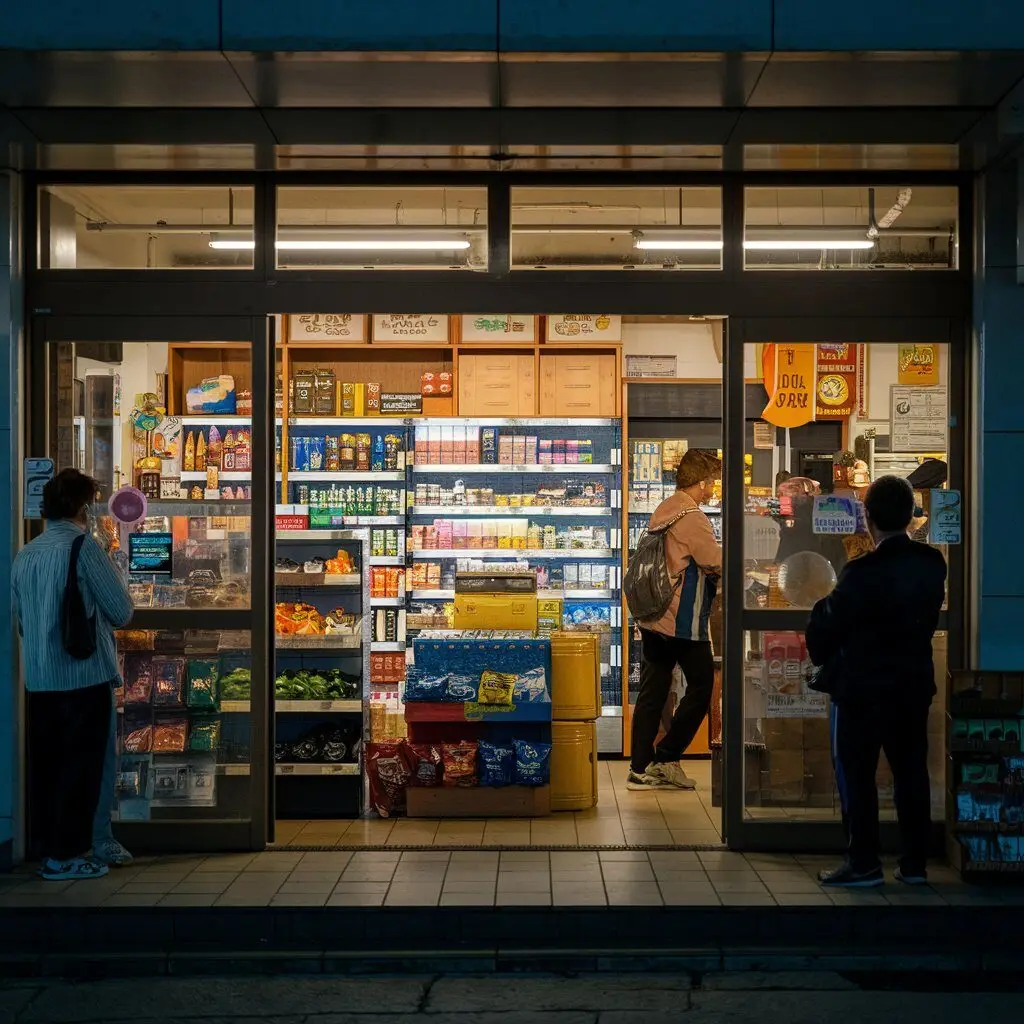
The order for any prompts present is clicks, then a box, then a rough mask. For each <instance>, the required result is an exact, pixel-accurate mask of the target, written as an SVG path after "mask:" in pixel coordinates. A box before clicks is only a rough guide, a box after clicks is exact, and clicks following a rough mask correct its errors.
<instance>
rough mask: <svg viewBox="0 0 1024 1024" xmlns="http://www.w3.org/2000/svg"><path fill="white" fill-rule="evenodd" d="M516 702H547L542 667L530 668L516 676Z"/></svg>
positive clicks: (549, 698)
mask: <svg viewBox="0 0 1024 1024" xmlns="http://www.w3.org/2000/svg"><path fill="white" fill-rule="evenodd" d="M513 699H514V701H515V703H516V704H546V703H547V704H549V703H550V702H551V694H550V693H548V682H547V678H546V675H545V672H544V669H543V668H539V667H538V668H531V669H528V670H527V671H525V672H520V673H519V675H518V676H516V692H515V697H514V698H513Z"/></svg>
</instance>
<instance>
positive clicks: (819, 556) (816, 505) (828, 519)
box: [743, 343, 949, 609]
mask: <svg viewBox="0 0 1024 1024" xmlns="http://www.w3.org/2000/svg"><path fill="white" fill-rule="evenodd" d="M947 367H948V358H947V352H946V346H944V345H917V344H914V343H907V344H905V345H903V344H900V345H896V344H891V345H890V344H872V345H845V344H843V345H839V344H820V345H787V344H770V345H757V346H753V345H751V346H748V347H747V370H748V373H747V379H748V381H749V380H751V379H752V378H753V379H758V380H759V381H760V383H756V384H755V383H749V384H748V385H747V410H746V413H747V429H746V435H747V438H746V454H745V455H744V483H745V487H744V492H745V516H744V532H743V553H744V564H745V567H746V593H745V599H744V600H745V604H746V607H748V608H773V609H778V608H810V607H811V606H812V605H813V604H814V602H815V601H816V600H818V598H820V597H823V596H825V595H826V594H827V593H828V592H829V591H831V589H832V587H833V586H834V585H835V582H836V577H837V576H838V574H839V573H840V572H841V571H842V568H843V566H844V565H845V564H846V563H847V562H848V561H849V560H850V559H851V558H854V557H856V556H857V555H858V554H860V553H862V552H863V551H864V550H869V549H870V547H871V539H870V537H869V536H868V534H867V532H866V524H865V522H864V519H863V508H862V506H861V505H860V500H861V499H863V496H864V493H865V491H866V489H867V486H868V484H870V482H871V481H872V480H873V479H878V478H879V477H881V476H885V475H887V474H895V475H897V476H902V477H910V479H911V480H912V482H913V483H914V484H915V493H916V496H917V500H918V506H919V511H920V515H918V516H917V517H916V518H915V519H914V521H913V524H912V530H911V532H912V535H913V536H914V538H915V539H917V540H920V541H922V542H925V543H927V542H929V539H930V535H931V534H930V524H931V522H932V521H931V519H930V518H929V512H930V509H931V506H932V504H933V501H934V500H935V499H934V497H933V493H932V491H933V488H935V489H942V488H944V487H945V486H946V482H947V474H948V469H947V462H946V460H947V425H948V422H949V396H948V391H947V387H946V378H947ZM769 395H771V397H770V398H769ZM787 423H788V424H791V425H790V426H785V425H783V424H787ZM830 498H834V499H837V500H835V501H830V500H829V499H830ZM854 516H855V517H856V518H854ZM940 550H944V549H943V548H940Z"/></svg>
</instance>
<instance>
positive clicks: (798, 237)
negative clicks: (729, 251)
mask: <svg viewBox="0 0 1024 1024" xmlns="http://www.w3.org/2000/svg"><path fill="white" fill-rule="evenodd" d="M874 247H875V240H874V239H873V238H868V236H867V228H862V227H842V226H840V227H801V226H799V225H794V226H791V227H790V226H783V225H779V226H778V227H763V228H761V227H748V228H747V230H746V237H745V238H744V240H743V248H744V249H757V250H762V251H764V250H782V249H785V250H790V251H792V250H795V249H851V250H852V249H873V248H874Z"/></svg>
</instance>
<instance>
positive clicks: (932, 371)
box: [897, 345, 939, 387]
mask: <svg viewBox="0 0 1024 1024" xmlns="http://www.w3.org/2000/svg"><path fill="white" fill-rule="evenodd" d="M897 360H898V362H897V373H898V378H897V383H899V384H920V385H924V386H926V387H931V386H933V385H935V384H938V383H939V346H938V345H900V346H898V353H897Z"/></svg>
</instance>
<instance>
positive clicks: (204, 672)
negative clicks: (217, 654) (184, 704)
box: [188, 658, 220, 711]
mask: <svg viewBox="0 0 1024 1024" xmlns="http://www.w3.org/2000/svg"><path fill="white" fill-rule="evenodd" d="M219 668H220V665H219V662H218V661H217V659H216V658H211V659H206V658H193V659H192V660H190V661H189V663H188V706H189V707H190V708H200V709H202V710H204V711H217V710H218V709H219V708H220V699H219V692H218V691H219V687H218V685H217V682H218V679H219V676H220V673H219Z"/></svg>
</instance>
